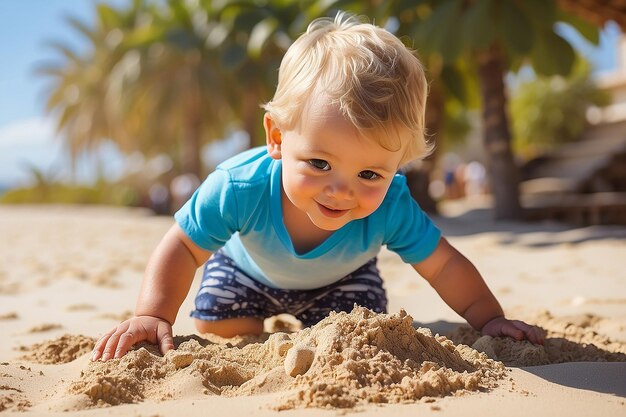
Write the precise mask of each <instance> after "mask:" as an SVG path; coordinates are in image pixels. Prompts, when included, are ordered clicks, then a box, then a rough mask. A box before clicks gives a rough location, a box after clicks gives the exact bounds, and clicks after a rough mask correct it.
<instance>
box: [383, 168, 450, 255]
mask: <svg viewBox="0 0 626 417" xmlns="http://www.w3.org/2000/svg"><path fill="white" fill-rule="evenodd" d="M398 182H399V183H400V184H398V185H399V186H398V187H394V188H396V189H395V190H393V191H394V192H393V195H391V201H390V204H389V206H388V212H387V216H386V220H387V224H386V234H385V242H384V243H385V244H386V245H387V248H388V249H389V250H392V251H394V252H396V253H397V254H398V255H400V257H401V258H402V260H403V261H404V262H406V263H408V264H415V263H418V262H421V261H423V260H424V259H426V258H428V257H429V256H430V255H431V254H432V253H433V252H434V250H435V248H436V247H437V245H438V243H439V240H440V239H441V231H440V230H439V229H438V228H437V226H435V224H434V223H433V222H432V221H431V220H430V218H429V217H428V216H427V215H426V213H424V211H423V210H422V209H421V208H420V206H419V205H418V204H417V202H416V201H415V200H414V199H413V197H411V194H410V192H409V188H408V186H407V185H406V179H404V177H402V178H401V179H400V180H399V181H398Z"/></svg>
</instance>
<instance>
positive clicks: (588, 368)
mask: <svg viewBox="0 0 626 417" xmlns="http://www.w3.org/2000/svg"><path fill="white" fill-rule="evenodd" d="M521 369H523V370H524V371H526V372H529V373H531V374H533V375H536V376H538V377H540V378H543V379H545V380H546V381H550V382H552V383H555V384H559V385H564V386H567V387H571V388H578V389H584V390H588V391H595V392H602V393H605V394H613V395H618V396H620V397H626V362H568V363H560V364H551V365H541V366H529V367H522V368H521Z"/></svg>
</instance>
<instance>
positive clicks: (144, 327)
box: [91, 316, 174, 361]
mask: <svg viewBox="0 0 626 417" xmlns="http://www.w3.org/2000/svg"><path fill="white" fill-rule="evenodd" d="M142 340H146V341H148V342H150V343H154V344H158V345H159V349H160V350H161V353H162V354H164V355H165V353H167V351H169V350H170V349H174V339H173V337H172V325H171V324H169V323H168V322H167V321H165V320H163V319H161V318H158V317H152V316H137V317H133V318H132V319H128V320H125V321H123V322H122V323H120V324H118V325H117V326H116V327H115V328H113V329H112V330H110V331H108V332H107V333H105V334H104V335H103V336H102V337H101V338H100V340H98V342H96V346H95V347H94V349H93V354H92V356H91V360H92V361H97V360H98V359H100V358H101V359H102V360H103V361H106V360H109V359H111V358H115V359H117V358H121V357H122V356H124V355H125V354H126V352H128V350H129V349H130V348H131V347H132V346H133V345H134V344H135V343H137V342H141V341H142Z"/></svg>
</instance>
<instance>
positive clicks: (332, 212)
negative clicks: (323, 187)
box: [316, 201, 349, 218]
mask: <svg viewBox="0 0 626 417" xmlns="http://www.w3.org/2000/svg"><path fill="white" fill-rule="evenodd" d="M316 203H317V206H318V207H319V209H320V211H321V212H322V214H323V215H324V216H327V217H332V218H338V217H341V216H343V215H344V214H346V213H347V212H348V211H349V210H348V209H346V210H336V209H332V208H330V207H328V206H325V205H324V204H321V203H318V202H317V201H316Z"/></svg>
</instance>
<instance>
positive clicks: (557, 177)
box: [521, 35, 626, 224]
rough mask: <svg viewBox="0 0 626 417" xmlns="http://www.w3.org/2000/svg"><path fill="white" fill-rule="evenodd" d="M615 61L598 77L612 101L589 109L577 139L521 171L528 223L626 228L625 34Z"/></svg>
mask: <svg viewBox="0 0 626 417" xmlns="http://www.w3.org/2000/svg"><path fill="white" fill-rule="evenodd" d="M618 62H619V64H618V68H617V69H616V70H614V71H612V72H611V73H606V74H601V75H599V76H598V78H597V83H598V86H599V87H600V88H602V89H603V90H605V91H606V92H607V93H608V94H609V96H610V97H611V99H612V103H611V104H610V105H609V106H607V107H605V108H602V109H600V108H592V109H590V110H589V112H588V120H589V122H590V127H589V128H588V129H587V130H586V131H585V132H584V133H583V135H582V137H581V140H580V141H577V142H573V143H568V144H566V145H564V146H562V147H560V148H558V149H556V150H555V151H553V152H550V153H548V154H546V155H542V156H541V157H539V158H535V159H534V160H532V161H529V162H528V163H527V164H526V165H525V166H524V167H523V170H522V174H523V178H524V181H523V182H522V184H521V191H522V203H523V205H524V207H525V208H526V209H527V212H528V215H529V217H530V218H531V219H546V218H553V219H558V220H565V221H572V222H576V223H582V224H598V223H620V224H626V35H622V37H621V40H620V42H619V51H618Z"/></svg>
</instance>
